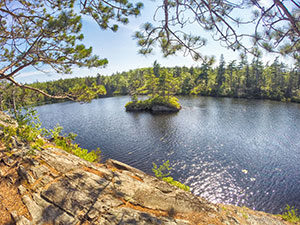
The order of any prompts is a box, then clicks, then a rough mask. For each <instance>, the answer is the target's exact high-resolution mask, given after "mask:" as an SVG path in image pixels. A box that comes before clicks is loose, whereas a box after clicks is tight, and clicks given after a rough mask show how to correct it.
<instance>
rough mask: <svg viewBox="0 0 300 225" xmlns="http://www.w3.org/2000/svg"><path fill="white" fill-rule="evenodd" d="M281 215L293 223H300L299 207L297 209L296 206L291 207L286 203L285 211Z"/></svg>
mask: <svg viewBox="0 0 300 225" xmlns="http://www.w3.org/2000/svg"><path fill="white" fill-rule="evenodd" d="M279 216H280V217H281V218H283V219H284V220H286V221H289V222H291V223H300V215H299V213H298V209H295V208H294V206H292V207H291V206H289V205H286V207H285V209H284V212H283V213H282V214H281V215H279Z"/></svg>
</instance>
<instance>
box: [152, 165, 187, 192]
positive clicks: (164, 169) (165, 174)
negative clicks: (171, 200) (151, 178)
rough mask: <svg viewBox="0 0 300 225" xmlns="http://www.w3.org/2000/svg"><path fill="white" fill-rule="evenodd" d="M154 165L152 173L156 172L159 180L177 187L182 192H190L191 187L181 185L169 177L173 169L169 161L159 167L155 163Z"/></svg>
mask: <svg viewBox="0 0 300 225" xmlns="http://www.w3.org/2000/svg"><path fill="white" fill-rule="evenodd" d="M152 164H153V168H152V171H153V172H154V174H155V176H156V177H157V178H159V179H162V180H163V181H165V182H167V183H169V184H171V185H173V186H176V187H178V188H180V189H182V190H185V191H190V187H189V186H187V185H185V184H183V183H180V182H179V181H176V180H174V179H173V177H171V176H169V175H170V170H171V169H172V167H170V162H169V160H167V161H165V162H164V163H163V164H162V165H160V166H159V167H158V166H157V165H156V164H155V163H152Z"/></svg>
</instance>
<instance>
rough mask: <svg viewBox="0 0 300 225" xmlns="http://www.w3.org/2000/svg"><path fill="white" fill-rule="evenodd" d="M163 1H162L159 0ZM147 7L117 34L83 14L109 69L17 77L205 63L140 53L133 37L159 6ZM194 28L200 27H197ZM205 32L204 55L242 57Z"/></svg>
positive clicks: (88, 36) (91, 42) (29, 77)
mask: <svg viewBox="0 0 300 225" xmlns="http://www.w3.org/2000/svg"><path fill="white" fill-rule="evenodd" d="M269 1H270V0H264V2H265V4H268V2H269ZM158 2H160V1H158ZM143 3H144V9H143V10H142V15H141V16H138V17H137V18H131V19H130V23H129V24H128V25H126V26H124V25H121V26H120V27H119V30H118V32H116V33H114V32H112V31H110V30H106V31H103V30H101V29H100V28H99V27H98V25H97V24H96V23H95V22H94V21H93V20H92V19H90V18H88V17H83V18H82V22H83V30H82V32H83V34H84V36H85V39H84V44H85V45H86V46H92V47H93V52H94V54H96V55H99V56H100V57H101V58H107V59H108V61H109V63H108V65H107V66H106V67H105V68H93V69H86V68H74V70H73V74H71V75H65V74H57V73H55V72H53V71H50V70H48V69H47V68H45V69H44V71H46V73H42V72H41V71H36V70H34V69H31V68H28V69H26V70H23V71H22V72H20V73H19V74H18V75H17V77H16V80H17V81H19V82H27V83H31V82H35V81H47V80H56V79H59V78H71V77H84V76H96V75H97V73H99V74H102V75H111V74H112V73H115V72H122V71H128V70H130V69H135V68H142V67H150V66H152V65H153V62H154V61H155V60H157V61H158V62H159V63H160V64H161V65H162V66H170V67H171V66H188V67H190V66H197V65H201V63H200V62H195V61H193V60H192V59H191V58H190V57H189V56H186V57H185V56H183V55H182V54H181V53H178V54H177V55H176V56H171V57H168V58H164V57H163V56H162V54H161V52H160V50H159V49H156V50H155V51H154V53H153V54H151V55H149V56H142V55H140V54H138V47H137V44H136V41H135V40H133V38H132V36H133V34H134V32H135V31H137V30H138V29H139V27H140V26H141V25H142V24H143V23H145V22H146V21H151V20H152V18H153V14H154V10H155V9H156V5H157V3H156V2H153V1H150V0H146V1H143ZM191 29H195V30H196V31H197V29H199V27H197V26H194V27H191ZM199 32H201V35H202V36H204V37H205V38H206V39H207V40H208V44H207V45H206V46H205V47H203V48H201V50H200V51H201V54H203V55H209V56H211V55H214V56H216V60H217V61H218V59H219V58H220V55H221V54H223V55H224V57H225V61H227V62H229V61H231V60H234V59H238V57H239V53H238V52H233V51H231V50H227V49H226V48H224V47H222V46H221V45H220V43H218V42H214V41H213V40H211V38H210V34H209V33H207V32H205V31H201V30H199ZM275 57H276V56H275V55H270V54H265V55H264V57H263V60H264V62H267V61H272V60H273V59H274V58H275Z"/></svg>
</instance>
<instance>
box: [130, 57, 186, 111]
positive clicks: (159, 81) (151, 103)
mask: <svg viewBox="0 0 300 225" xmlns="http://www.w3.org/2000/svg"><path fill="white" fill-rule="evenodd" d="M130 80H131V82H130V84H131V86H130V95H131V100H132V101H130V102H128V103H127V104H126V105H125V108H126V111H128V112H137V111H148V112H164V113H171V112H178V111H179V110H180V109H181V105H180V104H179V102H178V98H176V97H175V96H174V94H175V93H176V91H177V89H178V88H179V87H178V84H179V81H178V80H177V79H176V78H174V77H173V74H172V73H170V72H169V71H168V70H167V69H165V68H163V69H162V68H160V65H159V64H158V63H157V62H156V61H155V62H154V65H153V71H152V73H150V74H148V75H145V83H144V85H142V83H141V82H140V80H138V79H137V77H135V76H132V77H130ZM138 95H148V96H149V98H148V99H146V100H139V99H138V97H137V96H138Z"/></svg>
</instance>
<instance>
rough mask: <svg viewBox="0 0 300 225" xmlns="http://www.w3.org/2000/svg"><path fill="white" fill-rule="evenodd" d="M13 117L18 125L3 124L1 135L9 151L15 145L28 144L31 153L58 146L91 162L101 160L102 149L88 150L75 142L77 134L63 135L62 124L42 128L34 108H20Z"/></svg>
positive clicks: (0, 139) (1, 139)
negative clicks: (52, 127) (51, 127)
mask: <svg viewBox="0 0 300 225" xmlns="http://www.w3.org/2000/svg"><path fill="white" fill-rule="evenodd" d="M13 118H14V119H15V120H16V122H17V126H2V125H1V129H2V131H3V132H2V133H1V135H0V141H1V142H3V143H4V145H5V147H6V149H7V150H8V151H9V150H11V149H13V148H15V147H16V146H15V145H26V146H27V147H28V148H29V149H30V151H29V153H31V154H35V151H40V150H42V149H45V148H47V147H56V148H60V149H63V150H65V151H67V152H69V153H72V154H73V155H76V156H78V157H80V158H82V159H85V160H87V161H89V162H98V161H100V153H101V151H100V149H99V148H98V149H97V150H92V151H88V150H87V149H84V148H81V147H79V145H78V144H76V143H74V142H73V141H74V139H75V137H76V135H75V134H73V133H69V134H64V135H62V134H61V131H62V127H60V126H57V127H55V128H54V129H50V130H47V129H46V128H41V122H40V120H39V118H38V116H37V115H36V111H34V110H31V109H30V110H25V111H24V109H23V110H21V109H18V110H17V111H16V112H15V114H14V115H13ZM47 137H50V140H51V142H49V141H48V140H47Z"/></svg>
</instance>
